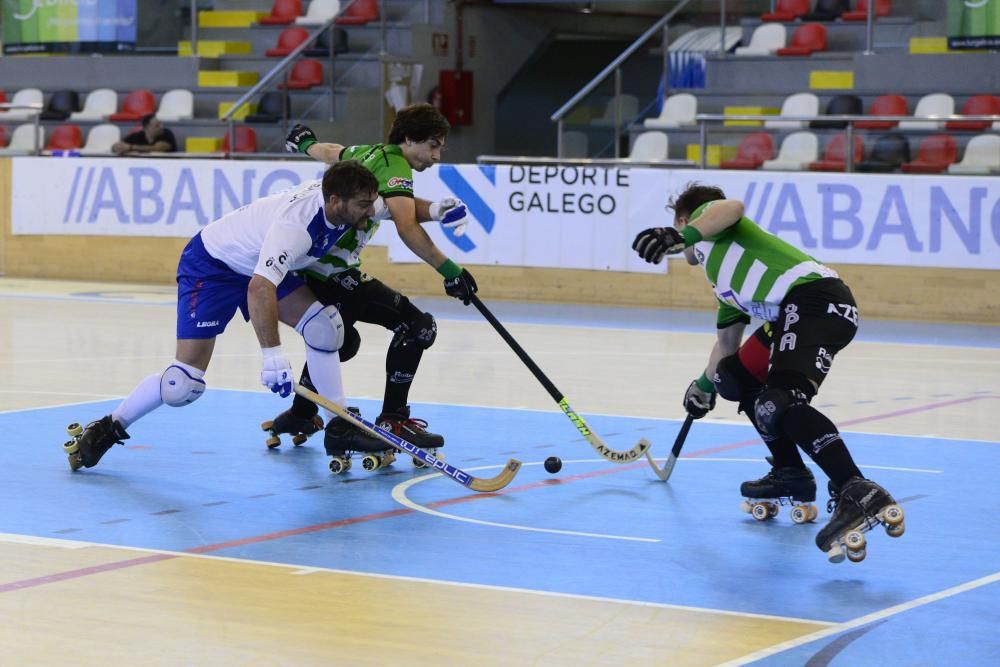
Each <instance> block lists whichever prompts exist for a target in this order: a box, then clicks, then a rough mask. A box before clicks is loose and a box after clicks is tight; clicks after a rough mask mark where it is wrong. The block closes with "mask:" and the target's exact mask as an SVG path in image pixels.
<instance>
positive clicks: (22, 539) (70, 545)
mask: <svg viewBox="0 0 1000 667" xmlns="http://www.w3.org/2000/svg"><path fill="white" fill-rule="evenodd" d="M602 460H603V459H602ZM0 542H9V543H13V544H29V545H44V546H52V547H57V548H64V549H78V548H81V547H95V548H105V549H120V550H122V551H131V552H138V553H145V554H150V553H153V554H163V555H165V556H174V557H177V558H202V559H205V560H213V561H222V562H225V563H235V564H239V565H246V564H249V565H264V566H267V567H278V568H283V569H286V570H292V571H291V572H289V574H291V575H295V574H305V573H306V572H305V571H306V570H309V571H310V573H320V572H322V573H330V574H344V575H349V576H355V577H371V578H372V579H388V580H390V581H405V582H414V583H419V584H437V585H441V586H453V587H455V588H471V589H475V590H488V591H499V592H501V593H520V594H524V595H534V596H538V597H552V598H562V599H568V600H586V601H589V602H611V603H614V604H621V605H628V606H630V607H648V608H652V609H671V610H676V611H690V612H695V613H700V614H716V615H719V616H732V617H736V618H759V619H763V620H766V621H781V622H783V623H811V624H813V625H823V626H832V625H835V623H833V622H831V621H822V620H818V619H812V618H801V617H793V616H777V615H774V614H756V613H753V612H749V611H730V610H727V609H712V608H709V607H692V606H690V605H681V604H669V603H666V602H645V601H642V600H625V599H622V598H609V597H600V596H597V595H581V594H578V593H561V592H557V591H540V590H534V589H531V588H517V587H514V586H496V585H492V584H477V583H470V582H465V581H448V580H445V579H431V578H429V577H408V576H404V575H400V574H383V573H381V572H362V571H359V570H339V569H336V568H332V567H307V568H302V567H298V566H294V565H289V564H288V563H277V562H274V561H266V560H254V559H250V558H233V557H232V556H218V555H215V554H199V553H189V552H187V551H168V550H166V549H150V548H147V547H132V546H121V545H118V544H102V543H100V542H78V541H75V540H62V539H57V538H51V537H33V536H30V535H15V534H12V533H0ZM59 542H66V543H67V544H65V545H61V544H58V543H59Z"/></svg>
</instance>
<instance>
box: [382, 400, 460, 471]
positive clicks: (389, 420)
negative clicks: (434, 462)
mask: <svg viewBox="0 0 1000 667" xmlns="http://www.w3.org/2000/svg"><path fill="white" fill-rule="evenodd" d="M375 423H376V424H378V425H379V427H380V428H383V429H385V430H386V431H389V432H390V433H392V434H393V435H396V436H398V437H400V438H402V439H403V440H406V441H407V442H409V443H411V444H414V445H416V446H417V447H419V448H420V449H423V450H426V451H428V452H430V453H431V454H434V455H435V456H437V450H438V448H439V447H444V437H443V436H440V435H438V434H437V433H431V432H430V431H428V430H427V422H426V421H424V420H423V419H414V418H412V417H410V406H409V405H406V406H403V407H402V408H398V409H396V410H393V411H391V412H383V413H382V414H381V415H380V416H379V418H378V420H376V422H375ZM437 458H442V457H440V456H437ZM413 465H415V466H416V467H418V468H424V467H426V465H427V464H425V463H424V462H423V461H421V460H420V459H417V458H414V459H413Z"/></svg>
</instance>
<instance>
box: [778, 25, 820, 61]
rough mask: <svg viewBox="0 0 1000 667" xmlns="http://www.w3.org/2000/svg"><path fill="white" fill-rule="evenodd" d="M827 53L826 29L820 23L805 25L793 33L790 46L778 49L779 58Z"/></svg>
mask: <svg viewBox="0 0 1000 667" xmlns="http://www.w3.org/2000/svg"><path fill="white" fill-rule="evenodd" d="M817 51H826V28H824V27H823V26H821V25H820V24H818V23H804V24H802V25H800V26H799V27H798V28H796V29H795V32H793V33H792V39H791V40H790V41H789V42H788V46H786V47H785V48H783V49H778V55H779V56H808V55H809V54H810V53H815V52H817Z"/></svg>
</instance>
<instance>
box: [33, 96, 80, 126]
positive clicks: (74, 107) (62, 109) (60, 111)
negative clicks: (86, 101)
mask: <svg viewBox="0 0 1000 667" xmlns="http://www.w3.org/2000/svg"><path fill="white" fill-rule="evenodd" d="M79 110H80V96H79V95H78V94H77V92H76V91H75V90H57V91H55V92H54V93H52V95H51V96H50V97H49V103H48V104H46V105H45V110H44V111H42V120H66V119H67V118H69V115H70V114H71V113H73V112H74V111H79Z"/></svg>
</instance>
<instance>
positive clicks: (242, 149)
mask: <svg viewBox="0 0 1000 667" xmlns="http://www.w3.org/2000/svg"><path fill="white" fill-rule="evenodd" d="M222 152H223V153H228V152H229V131H228V130H227V131H226V133H225V134H224V135H223V137H222ZM233 152H234V153H256V152H257V133H256V132H254V130H253V128H252V127H243V126H241V125H237V126H236V148H235V149H234V150H233Z"/></svg>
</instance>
